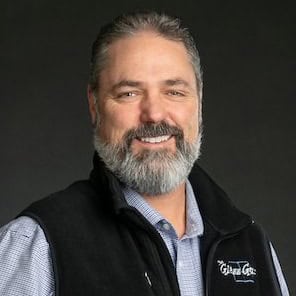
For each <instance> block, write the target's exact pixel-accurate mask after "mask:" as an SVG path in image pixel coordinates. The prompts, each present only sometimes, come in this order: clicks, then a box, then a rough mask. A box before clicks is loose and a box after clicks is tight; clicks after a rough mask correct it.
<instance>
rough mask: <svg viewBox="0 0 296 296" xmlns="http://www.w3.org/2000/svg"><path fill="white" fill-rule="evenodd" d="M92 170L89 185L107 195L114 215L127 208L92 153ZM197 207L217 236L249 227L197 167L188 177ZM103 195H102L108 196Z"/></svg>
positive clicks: (112, 178) (110, 176)
mask: <svg viewBox="0 0 296 296" xmlns="http://www.w3.org/2000/svg"><path fill="white" fill-rule="evenodd" d="M93 164H94V168H93V170H92V172H91V174H90V182H91V183H92V184H93V186H94V187H95V189H96V191H97V192H102V191H106V190H107V192H108V194H101V196H102V197H103V196H108V198H110V193H111V200H112V202H113V208H114V210H115V213H117V214H118V213H120V212H121V211H122V210H124V209H126V208H128V207H129V205H128V204H127V203H126V201H125V198H124V194H123V192H122V190H121V185H120V181H119V180H118V179H117V178H116V177H115V176H114V175H113V174H112V173H111V172H110V171H109V170H108V169H107V168H106V166H105V164H104V163H103V161H102V160H101V159H100V157H99V156H98V155H97V153H95V155H94V159H93ZM188 178H189V181H190V183H191V186H192V188H193V191H194V194H195V197H196V198H197V203H198V206H199V209H200V212H201V215H202V218H203V221H204V222H205V223H208V224H209V225H211V227H213V228H214V229H215V230H216V231H217V232H218V233H220V235H228V234H232V233H236V232H238V231H239V230H241V229H243V228H245V227H246V226H248V225H249V224H251V223H252V219H251V217H250V216H248V215H246V214H245V213H243V212H241V211H240V210H238V209H237V208H236V207H235V206H234V205H233V203H232V202H231V201H230V199H229V198H228V196H227V195H226V193H225V192H224V191H223V190H222V189H221V188H220V187H219V186H218V185H217V184H216V183H215V182H214V181H213V180H212V179H211V178H210V177H209V176H208V175H207V173H206V172H205V171H204V170H203V169H202V168H200V167H199V166H198V165H197V164H195V165H194V167H193V168H192V171H191V173H190V175H189V177H188ZM107 192H105V193H107Z"/></svg>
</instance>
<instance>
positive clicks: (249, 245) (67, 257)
mask: <svg viewBox="0 0 296 296" xmlns="http://www.w3.org/2000/svg"><path fill="white" fill-rule="evenodd" d="M190 182H191V184H192V186H193V189H194V191H195V194H196V196H197V197H198V204H199V207H200V211H201V213H202V216H203V221H204V224H205V234H204V236H203V237H202V239H201V259H202V266H203V278H204V286H205V288H204V290H205V294H206V295H207V296H218V295H227V296H230V295H240V296H253V295H254V296H255V295H264V296H266V295H268V296H276V295H281V293H280V289H279V284H278V281H277V277H276V273H275V269H274V266H273V262H272V257H271V253H270V248H269V241H268V239H267V238H266V235H265V233H264V232H263V231H262V230H261V228H260V227H258V226H257V225H256V224H255V223H253V222H252V221H251V219H250V217H249V216H247V215H245V214H243V213H241V212H240V211H238V210H237V209H236V208H234V206H233V205H232V204H231V203H230V202H229V200H228V198H227V197H226V196H225V193H224V192H223V191H222V190H221V189H220V188H219V187H218V186H217V185H215V184H214V183H213V181H212V180H211V179H210V178H209V177H208V176H207V175H206V174H205V173H204V172H203V171H202V170H201V169H200V168H199V167H197V166H196V167H194V169H193V171H192V174H191V175H190ZM20 215H26V216H30V217H32V218H33V219H35V220H36V221H37V222H38V223H39V224H40V226H41V227H42V228H43V230H44V232H45V235H46V237H47V240H48V242H49V245H50V249H51V255H52V261H53V269H54V276H55V285H56V287H55V290H56V296H70V295H71V296H80V295H81V296H82V295H83V296H85V295H88V296H92V295H94V296H95V295H100V296H107V295H108V296H115V295H127V296H133V295H135V296H146V295H147V296H152V295H162V296H174V295H180V292H179V287H178V282H177V277H176V273H175V269H174V266H173V263H172V261H171V258H170V255H169V253H168V251H167V249H166V246H165V244H164V242H163V241H162V239H161V237H160V236H159V234H158V233H157V231H156V230H155V229H154V228H153V227H152V226H151V225H150V224H149V222H148V221H147V220H146V219H145V218H144V217H143V216H142V215H141V214H140V213H139V212H138V211H137V210H135V209H134V208H132V207H130V206H128V205H127V204H126V202H125V200H124V197H123V194H122V192H121V190H120V185H119V183H118V181H117V179H116V178H115V177H114V176H113V175H112V174H111V173H110V172H108V171H107V170H106V169H105V168H104V165H103V164H102V163H101V162H100V161H99V160H98V158H97V157H95V161H94V170H93V171H92V173H91V177H90V180H87V181H80V182H76V183H74V184H73V185H71V186H70V187H68V188H67V189H65V190H64V191H61V192H58V193H55V194H53V195H51V196H49V197H47V198H45V199H43V200H41V201H38V202H36V203H33V204H32V205H31V206H29V207H28V208H27V209H26V210H25V211H23V212H22V213H21V214H20Z"/></svg>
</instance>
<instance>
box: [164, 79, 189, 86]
mask: <svg viewBox="0 0 296 296" xmlns="http://www.w3.org/2000/svg"><path fill="white" fill-rule="evenodd" d="M164 84H165V85H167V86H176V85H183V86H185V87H188V88H190V85H189V83H188V82H187V81H186V80H184V79H179V78H176V79H167V80H165V81H164Z"/></svg>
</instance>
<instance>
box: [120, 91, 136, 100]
mask: <svg viewBox="0 0 296 296" xmlns="http://www.w3.org/2000/svg"><path fill="white" fill-rule="evenodd" d="M136 95H137V94H136V93H135V92H132V91H126V92H122V93H119V94H118V95H117V98H122V99H123V98H127V97H135V96H136Z"/></svg>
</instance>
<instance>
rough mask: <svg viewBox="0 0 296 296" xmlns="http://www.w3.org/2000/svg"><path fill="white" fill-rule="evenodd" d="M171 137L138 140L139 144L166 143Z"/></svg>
mask: <svg viewBox="0 0 296 296" xmlns="http://www.w3.org/2000/svg"><path fill="white" fill-rule="evenodd" d="M170 137H171V136H160V137H146V138H139V140H140V141H141V142H145V143H152V144H154V143H162V142H165V141H167V140H168V139H169V138H170Z"/></svg>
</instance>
